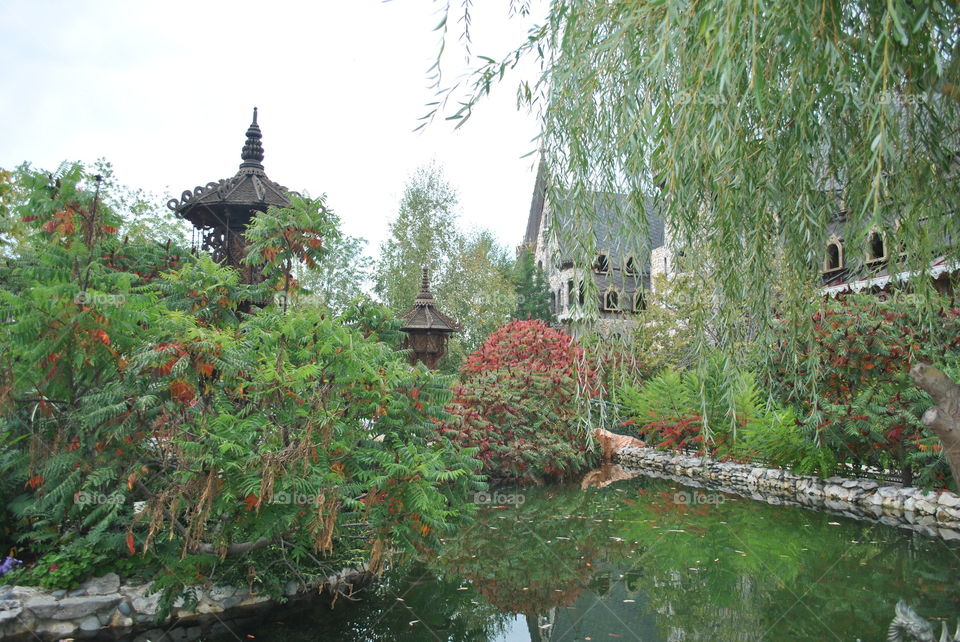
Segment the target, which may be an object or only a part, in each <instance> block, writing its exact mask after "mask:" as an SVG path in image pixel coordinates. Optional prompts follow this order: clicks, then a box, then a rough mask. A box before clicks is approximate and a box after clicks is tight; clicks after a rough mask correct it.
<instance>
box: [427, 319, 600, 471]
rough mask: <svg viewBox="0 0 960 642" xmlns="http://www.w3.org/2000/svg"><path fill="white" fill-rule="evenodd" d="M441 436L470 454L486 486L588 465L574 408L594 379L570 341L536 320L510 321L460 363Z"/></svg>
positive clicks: (591, 459)
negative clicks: (477, 462)
mask: <svg viewBox="0 0 960 642" xmlns="http://www.w3.org/2000/svg"><path fill="white" fill-rule="evenodd" d="M460 374H461V383H460V384H459V385H458V386H456V387H455V388H454V391H453V392H454V399H453V402H452V403H451V404H450V406H449V407H448V408H447V410H448V412H449V413H450V415H451V420H450V421H449V422H447V423H444V424H443V425H441V427H440V431H441V433H442V434H443V435H444V436H446V437H447V438H449V439H451V440H452V441H454V442H456V443H459V444H460V445H462V446H464V447H469V448H477V449H478V452H477V455H476V456H477V458H478V459H480V460H481V461H482V462H483V472H484V473H486V474H487V475H488V476H489V477H490V478H492V479H494V480H512V481H539V480H542V479H545V478H562V477H566V476H569V475H573V474H576V473H578V472H580V471H582V470H584V469H585V468H588V467H589V466H591V465H593V464H594V463H595V461H596V453H595V451H594V450H592V449H591V448H589V447H588V443H587V439H586V435H585V430H584V429H583V427H582V423H581V419H582V414H581V407H582V403H581V402H582V401H583V400H584V399H586V398H589V397H591V396H594V395H596V394H597V393H598V381H597V374H596V372H595V370H594V369H593V367H592V366H590V365H589V364H587V363H586V362H585V359H584V352H583V349H582V348H581V347H580V345H579V344H577V342H576V341H574V340H573V338H572V337H571V336H570V335H568V334H566V333H564V332H561V331H559V330H554V329H552V328H550V327H548V326H547V325H546V324H545V323H544V322H543V321H540V320H531V321H519V320H515V321H511V322H510V323H508V324H507V325H505V326H503V327H502V328H500V329H499V330H497V331H496V332H494V333H493V334H491V335H490V336H489V337H488V338H487V340H486V342H484V344H483V345H482V346H480V348H479V349H478V350H477V351H476V352H474V353H473V354H471V355H470V356H469V357H467V359H466V361H465V362H464V364H463V366H462V368H461V372H460Z"/></svg>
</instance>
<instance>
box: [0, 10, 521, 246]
mask: <svg viewBox="0 0 960 642" xmlns="http://www.w3.org/2000/svg"><path fill="white" fill-rule="evenodd" d="M442 4H443V2H435V1H434V0H394V1H392V2H387V3H384V2H381V1H379V0H313V1H302V2H293V1H274V2H248V1H245V0H233V1H230V2H220V1H217V2H214V1H210V0H202V1H194V2H187V1H181V0H165V1H163V2H159V1H152V0H151V1H147V0H137V1H131V0H127V1H120V0H116V1H110V0H99V1H97V0H92V1H80V0H62V1H59V2H57V1H53V0H4V1H3V2H2V3H0V60H2V63H0V87H2V90H0V122H2V123H3V124H4V134H3V139H2V142H0V167H5V168H7V169H10V168H12V167H13V166H15V165H18V164H19V163H21V162H22V161H25V160H27V161H31V162H32V163H33V164H34V166H36V167H40V168H45V169H54V168H56V166H57V165H58V164H59V163H60V162H61V161H63V160H81V161H93V160H95V159H96V158H99V157H106V158H107V160H109V161H111V162H112V163H113V165H114V169H115V171H116V174H117V178H118V180H119V181H120V182H121V183H124V184H127V185H129V186H131V187H140V188H143V189H145V190H147V191H150V192H154V193H157V194H158V195H161V196H165V195H169V196H177V197H178V196H179V194H180V192H181V191H183V190H185V189H193V187H194V186H196V185H203V184H206V183H207V182H208V181H216V180H219V179H221V178H228V177H229V176H232V175H233V174H234V173H235V172H236V170H237V165H238V164H239V162H240V148H241V147H242V146H243V142H244V132H245V131H246V127H247V125H248V124H249V122H250V117H251V113H252V108H253V107H254V106H257V107H259V110H260V113H259V119H258V120H259V123H260V127H261V129H262V130H263V135H264V138H263V145H264V150H265V158H264V166H265V167H266V171H267V175H268V176H269V177H270V178H271V179H273V180H275V181H277V182H279V183H280V184H282V185H286V186H287V187H289V188H291V189H295V190H306V191H308V192H310V193H311V194H313V195H319V194H321V193H324V192H326V193H327V195H328V201H327V202H328V205H329V206H331V207H332V208H333V209H334V210H335V211H336V212H337V213H338V214H339V215H340V217H341V218H342V220H343V221H344V231H345V232H347V233H348V234H352V235H355V236H362V237H364V238H366V239H367V240H369V241H370V245H369V246H368V252H370V253H372V254H375V253H376V248H377V246H378V244H379V242H380V241H381V240H382V239H383V238H384V236H385V234H386V228H387V223H388V221H389V220H390V219H391V218H392V217H393V216H394V214H395V213H396V210H397V205H398V203H399V200H400V196H401V194H402V191H403V186H404V184H405V182H406V180H407V178H408V177H409V175H410V174H411V173H412V172H413V171H414V170H415V169H416V168H417V167H418V166H420V165H422V164H425V163H427V162H429V161H431V160H432V159H435V160H436V161H438V162H439V163H440V164H441V165H442V166H443V167H444V169H445V170H446V175H447V178H448V179H449V180H450V182H451V183H452V184H453V185H454V187H455V188H457V190H458V191H459V193H460V202H461V209H462V217H461V223H462V227H464V228H465V229H469V228H471V227H486V228H489V229H491V230H492V231H493V232H494V233H495V234H496V235H497V237H498V238H499V239H500V240H501V241H502V242H503V243H505V244H507V245H508V247H513V246H515V245H516V244H518V243H519V242H520V240H521V239H522V236H523V232H524V226H525V223H526V217H527V213H528V210H529V206H530V196H531V192H532V190H533V182H534V169H535V166H534V164H535V157H527V158H521V157H522V156H523V155H524V154H526V153H528V152H530V151H531V150H532V149H534V148H535V142H534V141H533V137H534V136H535V134H536V131H537V129H536V122H535V119H534V117H533V116H530V115H528V114H526V113H522V112H518V111H517V110H516V108H515V98H514V96H515V94H514V89H515V84H514V83H507V84H504V85H503V86H502V87H501V88H500V91H499V92H495V93H494V95H493V96H492V97H491V99H490V100H488V101H487V102H485V104H483V105H481V109H480V110H479V111H478V112H476V113H475V114H474V116H473V117H472V118H471V119H470V122H469V123H467V124H466V125H465V126H464V127H463V128H462V129H461V130H459V131H457V132H454V130H453V125H452V123H448V122H444V121H439V122H436V123H435V124H433V125H431V126H430V127H429V128H428V130H427V131H426V132H419V133H413V129H414V128H415V127H416V126H417V124H418V121H417V119H418V117H420V116H422V115H423V114H424V113H426V107H425V105H426V103H428V102H430V101H431V100H433V91H432V90H430V89H429V87H428V84H429V82H428V79H427V69H428V68H429V67H430V65H431V64H432V62H433V60H434V58H435V56H436V54H437V51H438V43H439V37H440V35H439V33H437V32H434V31H433V28H434V27H435V26H436V24H437V22H438V15H439V14H438V10H439V9H440V7H441V5H442ZM453 4H454V5H455V7H459V5H460V0H453ZM476 4H477V5H480V6H478V7H476V8H475V9H474V24H473V31H474V33H475V34H476V35H477V36H478V40H477V41H476V43H475V46H474V53H478V54H484V55H490V56H491V57H494V58H496V57H499V56H500V55H501V54H503V53H505V52H506V51H508V50H509V48H511V47H512V46H513V45H515V44H517V43H519V42H520V41H521V40H522V38H523V37H524V35H525V33H526V29H527V26H528V25H527V23H525V22H523V21H520V20H508V19H507V7H508V2H507V0H497V1H492V0H481V1H480V2H477V3H476ZM449 28H450V31H451V34H452V36H453V38H452V39H451V42H450V43H449V44H448V52H451V53H450V54H448V55H447V56H446V64H445V73H446V78H447V80H448V81H452V80H453V79H455V78H456V77H457V76H458V75H459V74H461V73H462V72H463V71H464V70H465V67H464V66H463V56H462V54H458V53H457V52H456V51H454V47H453V46H452V45H454V44H456V40H455V38H456V36H457V35H458V34H459V27H458V25H456V24H451V25H450V27H449ZM165 201H166V198H164V202H165Z"/></svg>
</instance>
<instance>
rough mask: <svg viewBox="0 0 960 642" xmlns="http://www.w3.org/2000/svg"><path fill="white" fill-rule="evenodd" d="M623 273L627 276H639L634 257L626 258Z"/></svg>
mask: <svg viewBox="0 0 960 642" xmlns="http://www.w3.org/2000/svg"><path fill="white" fill-rule="evenodd" d="M623 273H624V274H625V275H627V276H634V277H635V276H639V274H640V270H639V269H638V268H637V260H636V259H635V258H634V257H632V256H628V257H627V260H626V261H624V262H623Z"/></svg>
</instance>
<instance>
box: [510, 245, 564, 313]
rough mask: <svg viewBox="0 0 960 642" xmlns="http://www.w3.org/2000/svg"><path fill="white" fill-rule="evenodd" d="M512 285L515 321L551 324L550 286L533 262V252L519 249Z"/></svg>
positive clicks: (541, 271)
mask: <svg viewBox="0 0 960 642" xmlns="http://www.w3.org/2000/svg"><path fill="white" fill-rule="evenodd" d="M514 283H515V284H516V288H517V307H516V308H515V309H514V311H513V317H514V318H515V319H542V320H544V321H546V322H547V323H553V321H554V318H553V311H552V310H551V309H550V284H549V283H547V277H546V275H545V274H544V273H543V270H542V269H540V268H539V267H537V264H536V263H535V262H534V257H533V252H531V251H530V250H529V249H528V248H521V249H520V252H519V253H518V254H517V260H516V264H515V267H514Z"/></svg>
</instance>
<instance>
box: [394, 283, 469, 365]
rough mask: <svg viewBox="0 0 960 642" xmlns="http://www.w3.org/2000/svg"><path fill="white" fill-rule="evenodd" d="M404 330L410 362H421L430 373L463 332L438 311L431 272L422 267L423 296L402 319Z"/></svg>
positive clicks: (457, 324) (421, 294) (414, 302)
mask: <svg viewBox="0 0 960 642" xmlns="http://www.w3.org/2000/svg"><path fill="white" fill-rule="evenodd" d="M400 318H401V319H402V320H403V321H404V325H403V328H401V329H402V330H403V331H404V332H405V333H406V335H407V338H406V340H405V341H404V344H403V347H404V348H407V349H409V350H410V363H411V365H413V364H416V363H417V362H418V361H419V362H421V363H422V364H423V365H425V366H427V367H428V368H430V369H431V370H435V369H436V368H437V364H438V363H440V359H441V358H442V357H443V355H444V354H446V352H447V339H449V338H450V335H451V334H452V333H454V332H459V331H460V324H459V323H457V322H456V321H454V320H453V319H451V318H450V317H448V316H447V315H445V314H444V313H443V312H440V310H438V309H437V306H436V303H435V302H434V299H433V294H431V293H430V273H429V271H428V270H427V268H423V278H422V280H421V283H420V293H419V294H417V296H416V298H415V299H414V300H413V308H411V309H410V310H409V311H408V312H406V313H404V314H403V315H401V316H400Z"/></svg>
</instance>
